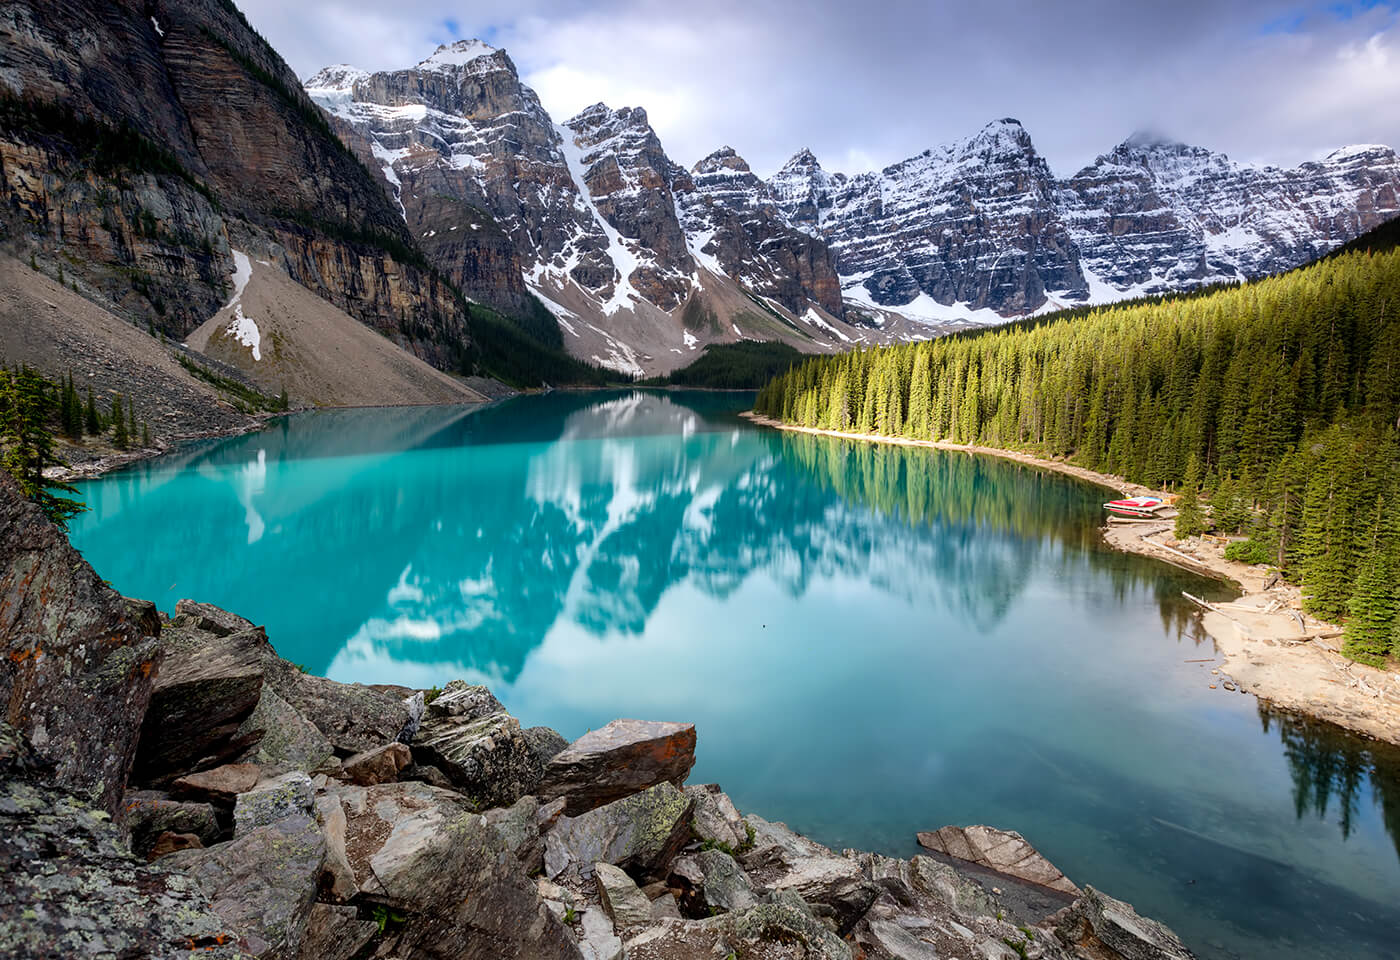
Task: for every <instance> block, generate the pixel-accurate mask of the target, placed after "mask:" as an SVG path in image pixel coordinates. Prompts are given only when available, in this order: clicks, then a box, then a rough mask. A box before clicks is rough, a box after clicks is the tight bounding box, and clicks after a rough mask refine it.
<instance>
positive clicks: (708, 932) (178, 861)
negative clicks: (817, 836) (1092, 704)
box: [0, 480, 1190, 960]
mask: <svg viewBox="0 0 1400 960" xmlns="http://www.w3.org/2000/svg"><path fill="white" fill-rule="evenodd" d="M0 505H3V506H4V508H5V510H6V511H7V514H6V519H7V520H10V521H12V522H10V523H7V524H6V526H5V528H4V532H3V534H0V560H4V561H5V562H6V569H8V570H9V571H10V573H8V574H7V575H6V580H5V582H4V584H3V586H4V587H5V588H6V591H7V592H6V594H5V595H6V597H7V598H8V599H9V601H10V602H9V603H8V604H6V605H4V606H3V608H0V616H3V617H4V620H3V621H0V625H3V626H4V628H5V633H4V635H3V636H4V640H5V644H6V648H7V649H6V653H7V657H6V660H5V662H6V663H7V664H9V666H7V667H6V668H5V672H4V673H3V675H0V676H2V677H3V684H0V699H3V700H4V702H5V703H6V704H7V714H6V716H7V719H8V722H7V723H5V724H3V726H0V777H3V785H0V954H3V955H5V956H15V957H68V956H121V957H142V956H150V957H175V956H186V955H188V954H189V953H190V952H191V951H199V952H200V953H201V955H213V956H216V957H234V956H249V955H251V956H255V957H266V958H279V960H348V958H352V957H361V958H364V957H397V958H403V960H411V958H427V957H454V958H482V960H485V958H492V960H495V958H527V957H528V958H541V960H549V958H570V960H581V958H588V960H619V958H623V957H626V958H629V960H644V958H662V957H665V958H705V960H714V958H720V957H726V956H732V957H735V958H759V957H761V958H782V957H791V958H799V957H801V958H840V960H848V958H855V957H867V958H885V960H890V958H900V960H909V958H926V957H929V958H931V957H935V956H937V957H948V956H981V957H991V958H996V957H1005V958H1013V957H1016V956H1025V957H1045V958H1068V957H1085V958H1095V960H1099V958H1114V957H1133V958H1181V957H1188V956H1190V954H1189V953H1188V952H1187V951H1186V950H1185V949H1184V948H1183V947H1182V946H1181V944H1180V943H1179V941H1177V940H1176V938H1175V937H1174V936H1173V935H1172V934H1171V933H1170V931H1168V930H1166V929H1165V928H1164V927H1161V926H1160V925H1158V924H1156V923H1154V922H1152V921H1150V920H1146V919H1144V918H1141V917H1139V916H1137V914H1136V913H1135V912H1134V911H1133V910H1132V908H1131V907H1129V906H1128V905H1126V904H1123V903H1120V902H1118V901H1115V900H1112V899H1111V898H1108V897H1105V896H1104V895H1103V894H1101V893H1098V892H1097V891H1094V890H1093V889H1092V888H1088V889H1086V890H1085V891H1084V893H1083V894H1082V895H1079V896H1075V895H1074V894H1070V893H1067V892H1063V891H1064V890H1066V889H1073V888H1072V887H1068V888H1066V887H1064V886H1063V885H1061V886H1059V887H1057V888H1056V889H1055V890H1051V889H1050V888H1049V887H1043V888H1040V889H1041V890H1043V891H1044V896H1043V897H1041V898H1040V899H1039V900H1037V899H1035V898H1028V897H1024V896H1019V897H1007V898H1004V899H1003V898H999V897H998V896H997V895H996V894H995V893H992V892H989V887H990V885H988V886H986V887H984V886H983V885H981V884H979V883H978V882H976V881H974V880H973V879H970V878H969V877H968V876H966V875H964V874H963V873H962V872H960V871H959V870H958V869H955V867H954V866H953V865H952V864H951V861H946V860H942V859H937V858H935V857H931V856H924V855H920V856H916V857H914V858H913V859H911V860H898V859H892V858H889V857H884V856H879V855H876V854H868V853H860V852H857V851H849V850H848V851H843V852H840V853H838V852H835V851H832V850H829V849H827V848H826V847H823V846H821V845H820V844H817V843H815V842H813V841H811V840H809V839H807V838H805V837H802V836H800V835H798V834H797V833H795V832H793V831H792V830H790V829H788V828H787V827H786V826H785V825H783V824H781V823H770V822H769V821H767V820H764V819H762V818H761V817H757V816H753V815H749V816H743V815H741V814H740V813H739V811H738V810H737V809H736V808H735V806H734V804H733V803H732V802H731V801H730V799H729V797H728V796H726V795H725V794H724V792H723V791H722V790H721V789H720V788H719V787H718V786H716V785H713V784H707V785H687V784H686V783H685V780H686V777H687V776H688V774H689V772H690V770H691V768H692V766H693V764H694V762H695V746H696V734H695V728H694V727H693V726H692V725H690V724H685V723H661V722H647V721H639V720H616V721H613V722H612V723H610V724H608V725H607V726H605V727H603V728H602V729H600V730H596V731H593V732H590V733H588V734H586V735H585V736H583V737H581V738H579V739H578V740H576V741H575V742H573V743H572V744H567V743H566V742H565V741H564V738H562V737H561V736H559V735H558V734H557V733H555V732H554V731H551V730H548V729H547V728H539V727H535V728H522V727H521V725H520V723H519V721H518V720H517V719H516V718H514V717H512V716H510V715H509V714H508V713H507V712H506V711H505V709H504V708H503V707H502V705H501V704H500V702H499V701H498V700H497V699H496V698H495V697H494V696H492V695H491V693H490V691H488V690H487V689H486V688H484V687H481V686H472V685H469V684H467V683H465V682H462V681H460V680H459V681H454V682H452V683H450V684H448V686H447V687H446V688H445V689H444V690H442V691H441V692H440V693H438V694H437V695H436V696H433V695H432V692H425V691H412V690H407V689H403V688H394V687H367V686H362V685H359V684H340V683H336V682H333V681H330V680H327V679H324V678H320V677H314V676H310V675H308V674H306V673H304V672H302V671H301V670H300V669H299V668H298V667H296V666H295V665H293V664H290V663H288V662H286V661H284V660H282V659H281V658H279V657H278V656H277V655H276V653H275V652H274V650H273V648H272V646H271V645H270V644H269V642H268V639H267V637H266V635H265V634H264V632H263V630H262V629H261V628H259V627H256V626H254V625H253V624H251V623H250V622H248V621H247V620H244V619H242V618H240V617H237V616H235V615H233V614H230V613H227V612H225V611H223V610H219V609H217V608H215V607H211V606H208V605H204V604H198V603H192V602H189V601H181V602H180V603H179V604H178V605H177V607H176V610H175V614H174V616H172V617H162V616H160V615H158V614H156V613H155V611H154V609H153V608H152V607H150V606H149V605H143V604H134V603H131V602H130V601H125V600H123V599H122V598H120V597H118V596H117V595H115V594H113V593H112V592H111V591H110V589H108V588H106V587H105V586H103V585H102V584H101V583H100V581H98V580H97V578H96V575H95V574H94V573H93V572H92V570H91V568H90V567H88V566H87V564H86V563H84V562H83V561H82V560H81V558H79V557H77V556H76V554H73V553H72V551H71V548H69V547H68V545H67V544H66V543H65V542H63V540H62V537H61V536H53V535H50V534H48V533H47V530H48V529H50V528H47V527H46V526H45V524H44V521H42V518H39V517H38V516H37V513H36V511H35V510H33V508H31V507H30V506H29V505H28V504H27V503H24V502H23V501H21V500H20V499H19V498H18V495H17V493H16V492H15V490H14V488H13V486H12V485H11V484H9V482H8V481H7V480H3V481H0ZM36 544H37V546H35V545H36ZM80 614H81V616H80ZM122 631H124V632H122ZM65 638H67V641H65ZM65 642H67V644H68V645H67V646H66V647H65V646H64V644H65ZM103 647H110V648H111V649H108V650H107V651H106V656H105V658H100V659H98V658H94V656H93V653H94V651H97V650H99V649H101V648H103ZM40 649H41V650H42V651H43V652H42V653H35V652H34V651H36V650H40ZM26 651H29V653H28V654H27V655H26V654H25V652H26ZM116 651H126V653H125V654H123V655H121V656H117V653H116ZM40 681H43V682H40ZM36 690H42V691H43V696H44V697H45V698H46V705H47V706H48V707H51V709H47V710H44V711H40V710H38V709H37V702H36V701H35V700H33V699H32V692H33V691H36ZM82 698H86V699H82ZM61 704H69V705H70V706H71V705H79V706H82V707H85V708H87V712H86V713H84V714H83V715H82V718H81V719H82V721H83V723H85V724H86V726H81V725H73V724H70V725H68V726H64V725H63V724H62V723H61V719H62V718H63V717H65V716H68V714H66V713H64V712H63V711H62V710H60V709H58V705H61ZM95 718H102V720H101V721H97V722H95ZM135 731H139V735H133V733H134V732H135ZM45 748H56V749H57V753H58V754H59V755H60V756H61V757H62V762H58V763H56V762H55V760H54V757H53V755H52V749H50V750H46V749H45ZM128 769H129V770H130V774H129V778H128V775H127V770H128ZM113 777H115V778H117V779H116V780H113V779H112V778H113ZM122 780H127V781H128V782H127V783H126V785H125V788H124V789H123V786H122V782H121V781H122ZM977 829H980V828H977ZM944 836H945V837H946V838H947V842H948V843H949V844H953V845H956V843H957V842H958V838H959V837H963V838H964V841H965V842H964V845H967V843H968V842H971V841H966V837H972V838H973V840H975V842H976V844H978V848H979V849H981V850H984V851H986V850H992V851H994V852H996V851H1001V852H1002V853H1006V855H1005V856H1001V854H1000V853H998V854H997V856H1001V859H1002V860H1007V862H1008V863H1012V864H1013V865H1015V864H1023V863H1030V864H1032V865H1035V866H1037V867H1039V865H1040V863H1042V862H1043V861H1038V860H1035V859H1034V858H1031V857H1030V856H1029V854H1027V853H1026V851H1025V850H1023V849H1021V847H1020V846H1018V845H1017V843H1016V841H1019V842H1020V843H1021V844H1024V841H1020V838H1019V837H1016V836H1015V835H995V834H993V833H988V832H975V833H974V832H973V828H970V829H969V831H968V832H967V833H966V834H962V833H959V834H957V835H956V836H953V835H952V834H944ZM1007 837H1014V840H1013V841H1007V840H1006V838H1007ZM1008 843H1009V846H1008V845H1007V844H1008ZM950 849H951V847H950ZM959 849H961V848H959ZM1007 851H1009V852H1007ZM1032 852H1033V851H1032ZM987 859H989V862H1000V861H998V860H997V857H996V856H990V857H989V858H987ZM1046 866H1047V867H1048V864H1047V865H1046ZM1050 869H1052V870H1053V868H1050ZM1061 879H1062V878H1061ZM998 882H999V883H1000V884H1001V885H1003V886H1008V887H1010V886H1014V885H1015V884H1016V883H1017V882H1018V881H1016V880H1015V879H1014V878H1012V877H1010V876H1006V877H1002V878H1001V879H1000V880H999V881H998ZM1066 883H1067V881H1066ZM1076 893H1077V891H1076ZM1035 904H1041V905H1042V906H1040V907H1036V906H1035ZM1044 904H1049V905H1050V908H1053V909H1054V910H1057V911H1058V912H1054V913H1053V914H1052V913H1051V909H1049V908H1045V907H1044ZM1065 904H1068V906H1065ZM1061 907H1063V909H1060V908H1061Z"/></svg>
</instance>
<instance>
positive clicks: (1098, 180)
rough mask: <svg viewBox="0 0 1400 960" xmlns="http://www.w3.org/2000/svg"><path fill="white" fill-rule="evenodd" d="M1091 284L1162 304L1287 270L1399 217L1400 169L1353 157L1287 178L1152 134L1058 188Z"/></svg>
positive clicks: (1392, 160) (1364, 155)
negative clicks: (1160, 298) (1172, 295)
mask: <svg viewBox="0 0 1400 960" xmlns="http://www.w3.org/2000/svg"><path fill="white" fill-rule="evenodd" d="M1059 203H1060V206H1061V209H1062V210H1063V216H1064V219H1065V222H1066V224H1067V225H1068V227H1069V231H1070V235H1071V236H1072V237H1073V238H1074V241H1075V243H1076V244H1077V245H1078V246H1079V249H1080V251H1081V255H1082V262H1083V268H1084V271H1085V273H1086V276H1088V277H1090V278H1092V280H1093V281H1097V283H1096V284H1095V286H1096V289H1098V290H1099V291H1103V292H1107V291H1104V287H1103V284H1107V285H1109V286H1110V287H1111V288H1112V289H1113V290H1115V291H1118V292H1119V293H1133V294H1137V293H1165V292H1170V291H1173V290H1183V289H1190V288H1193V287H1196V286H1200V285H1203V284H1209V283H1220V282H1228V281H1235V280H1239V279H1247V278H1252V277H1259V276H1263V275H1266V274H1270V273H1277V272H1280V271H1283V270H1288V269H1291V268H1293V267H1296V266H1298V265H1299V264H1302V263H1305V262H1307V261H1308V260H1311V259H1313V258H1315V257H1318V256H1320V255H1322V254H1324V253H1326V252H1327V251H1328V250H1331V249H1332V248H1334V247H1337V246H1340V245H1341V244H1343V243H1345V242H1346V241H1348V240H1351V239H1353V238H1355V237H1356V236H1358V235H1360V234H1362V233H1365V232H1366V231H1367V230H1370V229H1371V228H1373V227H1375V226H1377V225H1379V224H1380V223H1382V222H1383V221H1385V220H1387V219H1389V218H1391V217H1393V216H1395V215H1396V214H1397V212H1400V159H1397V158H1396V155H1395V152H1394V151H1393V150H1391V149H1389V148H1388V147H1375V146H1367V147H1348V148H1344V149H1341V150H1337V151H1335V152H1333V153H1332V154H1330V155H1329V156H1327V157H1326V158H1324V159H1323V160H1321V161H1318V162H1315V163H1305V164H1303V165H1301V166H1299V167H1296V168H1294V169H1291V170H1285V169H1281V168H1279V167H1268V166H1265V167H1254V166H1246V165H1243V164H1237V163H1234V162H1232V161H1231V160H1230V159H1229V158H1228V157H1226V156H1224V155H1223V154H1218V153H1212V152H1211V151H1209V150H1205V149H1202V148H1200V147H1189V146H1186V145H1185V144H1181V143H1174V142H1171V141H1169V140H1163V139H1161V138H1158V137H1153V136H1150V135H1146V134H1138V135H1135V136H1134V137H1132V138H1130V139H1128V140H1126V141H1124V142H1123V143H1121V144H1119V145H1118V146H1117V147H1115V148H1114V149H1113V151H1112V152H1110V153H1108V154H1106V155H1104V156H1102V157H1099V158H1098V160H1096V161H1095V162H1094V163H1093V164H1092V165H1091V166H1088V167H1086V168H1084V169H1083V170H1081V171H1080V172H1079V173H1077V174H1075V175H1074V176H1073V177H1071V178H1070V179H1068V180H1066V181H1064V182H1063V183H1062V184H1061V185H1060V193H1059Z"/></svg>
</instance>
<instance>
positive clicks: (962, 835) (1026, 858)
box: [918, 824, 1080, 896]
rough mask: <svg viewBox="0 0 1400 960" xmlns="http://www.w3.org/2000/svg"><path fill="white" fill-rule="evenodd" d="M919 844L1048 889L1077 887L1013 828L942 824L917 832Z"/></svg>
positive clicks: (1075, 892) (1070, 890)
mask: <svg viewBox="0 0 1400 960" xmlns="http://www.w3.org/2000/svg"><path fill="white" fill-rule="evenodd" d="M918 840H919V846H921V847H923V848H924V849H926V850H932V851H933V852H934V853H941V854H944V855H945V856H949V857H953V858H954V859H956V860H966V861H968V862H969V863H975V864H977V865H978V866H982V867H986V868H987V869H988V870H995V871H996V872H997V873H1004V874H1006V875H1007V876H1011V877H1015V878H1016V879H1018V880H1025V881H1027V882H1028V883H1038V884H1040V885H1041V886H1043V887H1049V888H1050V889H1051V890H1058V891H1060V892H1062V893H1068V894H1072V895H1076V896H1077V895H1078V894H1079V892H1080V890H1079V888H1078V887H1077V886H1075V885H1074V883H1073V882H1071V881H1070V879H1069V878H1068V877H1066V876H1065V875H1064V874H1063V873H1061V872H1060V870H1059V868H1058V867H1056V866H1055V865H1054V864H1053V863H1051V862H1050V861H1049V860H1046V859H1045V858H1044V857H1043V856H1041V855H1040V853H1039V852H1038V851H1037V850H1036V849H1035V847H1033V846H1031V845H1030V843H1028V842H1027V841H1026V838H1025V837H1023V836H1021V835H1020V834H1019V833H1016V832H1015V831H1014V830H998V829H996V828H995V827H988V826H983V825H980V824H979V825H975V826H971V827H954V826H948V827H942V828H941V829H939V830H936V831H925V832H922V833H920V834H918Z"/></svg>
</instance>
